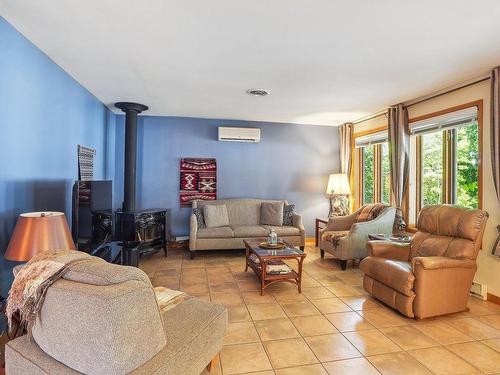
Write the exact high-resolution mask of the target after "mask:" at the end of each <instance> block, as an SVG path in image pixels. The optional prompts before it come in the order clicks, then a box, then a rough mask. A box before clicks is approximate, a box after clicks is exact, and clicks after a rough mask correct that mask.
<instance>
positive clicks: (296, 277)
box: [244, 239, 306, 296]
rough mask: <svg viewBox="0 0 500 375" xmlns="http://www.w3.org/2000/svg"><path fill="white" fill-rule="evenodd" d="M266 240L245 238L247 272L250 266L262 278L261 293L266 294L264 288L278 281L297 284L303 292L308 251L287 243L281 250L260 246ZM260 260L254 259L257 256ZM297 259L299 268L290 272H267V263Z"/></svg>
mask: <svg viewBox="0 0 500 375" xmlns="http://www.w3.org/2000/svg"><path fill="white" fill-rule="evenodd" d="M264 241H266V240H265V239H255V240H245V241H244V243H245V247H246V267H245V272H246V271H247V270H248V267H250V268H251V269H252V270H253V271H254V272H255V274H256V275H257V277H258V278H259V280H260V295H261V296H262V295H264V289H266V288H267V287H268V286H269V285H271V284H274V283H277V282H282V281H285V282H289V283H292V284H296V285H297V287H298V289H299V293H302V287H301V283H302V262H303V261H304V259H305V257H306V253H304V252H303V251H302V250H299V249H297V248H295V247H293V246H289V245H288V244H287V245H286V247H285V248H283V249H279V250H269V249H263V248H260V247H259V244H260V243H262V242H264ZM252 255H254V256H255V257H256V259H257V260H258V261H257V262H256V261H253V260H252V259H255V257H252ZM286 259H295V260H296V261H297V269H291V270H290V272H288V273H278V274H276V273H269V272H267V265H268V264H269V263H272V264H274V265H279V264H285V262H283V260H286Z"/></svg>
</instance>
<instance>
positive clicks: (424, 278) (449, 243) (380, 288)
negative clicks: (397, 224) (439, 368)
mask: <svg viewBox="0 0 500 375" xmlns="http://www.w3.org/2000/svg"><path fill="white" fill-rule="evenodd" d="M487 220H488V213H487V212H486V211H483V210H468V209H464V208H459V207H455V206H450V205H436V206H426V207H424V208H423V209H422V210H421V211H420V215H419V217H418V222H417V229H418V231H417V232H416V233H415V235H414V236H413V238H412V240H411V244H401V243H395V242H388V241H369V242H368V253H369V256H368V257H366V258H365V259H364V260H363V261H362V262H361V264H360V268H361V270H363V271H364V272H365V275H364V279H363V287H364V289H365V290H366V291H367V292H368V293H370V294H371V295H372V296H373V297H375V298H377V299H379V300H380V301H382V302H384V303H385V304H387V305H389V306H391V307H393V308H395V309H396V310H398V311H400V312H401V313H402V314H404V315H406V316H408V317H410V318H413V317H416V318H418V319H424V318H429V317H433V316H439V315H445V314H451V313H456V312H460V311H464V310H466V309H467V300H468V297H469V292H470V287H471V284H472V279H473V278H474V274H475V272H476V269H477V265H476V257H477V255H478V253H479V250H480V248H481V241H482V238H483V233H484V228H485V226H486V221H487Z"/></svg>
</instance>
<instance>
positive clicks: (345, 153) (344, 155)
mask: <svg viewBox="0 0 500 375" xmlns="http://www.w3.org/2000/svg"><path fill="white" fill-rule="evenodd" d="M352 129H353V125H352V123H350V122H348V123H345V124H342V125H340V126H339V135H340V172H342V173H345V174H346V175H347V178H350V176H351V165H352V163H351V156H352V149H351V146H352Z"/></svg>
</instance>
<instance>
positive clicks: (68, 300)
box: [5, 259, 227, 375]
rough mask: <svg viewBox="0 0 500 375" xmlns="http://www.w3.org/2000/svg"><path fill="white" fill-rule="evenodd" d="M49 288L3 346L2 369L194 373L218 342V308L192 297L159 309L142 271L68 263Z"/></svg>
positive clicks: (32, 374) (66, 374)
mask: <svg viewBox="0 0 500 375" xmlns="http://www.w3.org/2000/svg"><path fill="white" fill-rule="evenodd" d="M75 267H76V268H74V269H72V270H71V271H69V272H68V273H66V274H65V275H64V276H63V278H61V279H59V280H58V281H56V282H55V283H54V284H53V285H52V286H50V287H49V289H48V291H47V295H46V299H45V302H44V304H43V307H42V310H41V313H40V315H39V317H38V318H37V321H36V323H35V326H34V328H33V339H31V340H30V339H28V337H27V336H26V335H25V336H22V337H19V338H16V339H14V340H12V341H10V342H9V343H8V344H7V345H6V350H5V359H6V371H7V374H9V375H42V374H43V375H46V374H54V375H70V374H71V375H76V374H82V373H83V374H91V375H94V374H95V375H98V374H99V375H101V374H106V375H123V374H133V375H142V374H157V375H160V374H162V375H165V374H170V375H178V374H185V375H199V374H200V373H201V372H203V371H205V368H206V367H207V365H208V364H209V363H211V361H212V359H213V358H215V357H216V356H217V354H218V353H219V351H220V350H221V348H222V342H223V337H224V334H225V330H226V325H227V310H226V308H225V307H223V306H220V305H216V304H213V303H210V302H205V301H203V300H200V299H197V298H191V299H188V300H186V301H184V302H181V303H179V304H178V305H176V306H174V307H173V308H171V309H170V310H166V311H165V310H160V308H159V306H158V303H157V301H156V298H155V293H154V290H153V287H152V285H151V282H150V281H149V278H148V277H147V275H146V274H145V273H144V272H142V271H141V270H139V269H137V268H133V267H125V266H118V265H113V264H109V263H106V262H104V261H103V260H101V259H100V262H98V263H97V264H96V263H92V264H88V263H82V264H80V265H76V266H75Z"/></svg>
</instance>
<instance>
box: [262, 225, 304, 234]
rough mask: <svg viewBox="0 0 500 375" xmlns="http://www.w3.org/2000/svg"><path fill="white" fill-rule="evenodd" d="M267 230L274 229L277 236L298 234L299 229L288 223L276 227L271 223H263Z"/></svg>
mask: <svg viewBox="0 0 500 375" xmlns="http://www.w3.org/2000/svg"><path fill="white" fill-rule="evenodd" d="M263 227H264V228H265V229H266V231H267V232H269V231H270V230H271V229H274V231H275V232H276V234H277V235H278V236H300V229H299V228H297V227H291V226H288V225H283V226H281V227H276V226H273V225H263Z"/></svg>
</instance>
